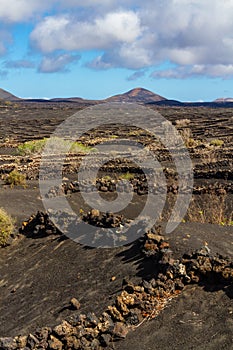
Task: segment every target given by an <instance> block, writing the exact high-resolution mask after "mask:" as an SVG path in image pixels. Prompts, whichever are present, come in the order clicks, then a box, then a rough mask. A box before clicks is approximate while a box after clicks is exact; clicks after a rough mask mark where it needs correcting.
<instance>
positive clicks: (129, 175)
mask: <svg viewBox="0 0 233 350" xmlns="http://www.w3.org/2000/svg"><path fill="white" fill-rule="evenodd" d="M134 177H135V175H134V174H132V173H130V172H129V171H127V173H124V174H121V175H120V179H121V180H128V181H130V180H133V179H134Z"/></svg>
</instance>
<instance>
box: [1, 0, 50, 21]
mask: <svg viewBox="0 0 233 350" xmlns="http://www.w3.org/2000/svg"><path fill="white" fill-rule="evenodd" d="M53 3H55V1H53V0H31V1H28V0H0V20H1V22H2V21H4V22H24V21H27V20H29V19H31V18H33V16H35V15H38V13H39V12H43V11H44V10H46V9H48V8H50V6H51V5H52V4H53Z"/></svg>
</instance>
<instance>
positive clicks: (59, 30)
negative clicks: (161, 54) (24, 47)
mask: <svg viewBox="0 0 233 350" xmlns="http://www.w3.org/2000/svg"><path fill="white" fill-rule="evenodd" d="M140 33H141V28H140V21H139V18H138V16H137V14H135V13H134V12H132V11H119V12H113V13H107V14H106V15H105V16H103V17H97V18H95V19H94V20H93V21H90V22H87V21H76V20H74V19H73V18H72V17H71V16H50V17H47V18H45V19H44V20H43V21H42V22H41V23H40V24H38V25H37V26H36V28H35V29H34V31H33V32H32V33H31V41H32V43H33V44H34V45H35V46H36V47H37V48H39V49H40V50H41V51H42V52H45V53H48V52H53V51H55V50H59V49H63V50H93V49H107V48H109V47H114V45H115V44H116V43H123V42H126V43H131V42H133V41H135V40H136V39H137V37H138V36H139V35H140Z"/></svg>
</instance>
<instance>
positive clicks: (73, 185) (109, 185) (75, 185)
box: [47, 175, 233, 198]
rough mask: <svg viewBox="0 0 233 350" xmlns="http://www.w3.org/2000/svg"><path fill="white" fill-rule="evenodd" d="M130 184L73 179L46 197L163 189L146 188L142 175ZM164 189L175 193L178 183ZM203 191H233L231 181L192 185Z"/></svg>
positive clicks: (202, 192) (137, 192)
mask: <svg viewBox="0 0 233 350" xmlns="http://www.w3.org/2000/svg"><path fill="white" fill-rule="evenodd" d="M158 183H159V182H158ZM130 184H131V186H130ZM130 184H129V183H126V182H124V181H121V180H120V179H119V181H117V180H114V179H105V178H98V179H97V180H96V183H90V182H86V183H85V184H83V183H82V184H80V183H79V182H78V181H77V180H75V181H70V182H64V183H63V184H62V185H61V186H60V187H58V186H56V187H52V188H51V189H50V190H49V192H48V193H47V197H48V198H50V197H56V196H59V195H62V194H66V195H67V194H72V193H77V192H80V191H83V192H93V190H94V189H95V190H96V189H97V190H98V191H99V192H103V193H106V192H110V193H114V192H116V186H118V191H120V192H131V191H132V190H133V191H134V193H136V194H137V195H139V196H140V195H146V194H148V191H149V192H152V193H154V194H157V193H161V192H163V191H164V189H163V188H160V187H159V185H158V184H154V186H153V187H150V188H149V189H148V186H147V181H146V178H145V176H143V175H135V177H134V178H133V179H132V180H130ZM186 190H187V191H188V190H189V188H187V189H186ZM166 191H167V193H172V194H177V193H178V192H179V185H178V184H176V183H174V184H168V186H167V189H166ZM182 191H183V193H184V191H185V189H184V188H183V189H182ZM205 193H212V194H215V195H225V194H227V193H233V182H226V183H224V182H215V183H210V184H202V185H196V186H194V188H193V194H205Z"/></svg>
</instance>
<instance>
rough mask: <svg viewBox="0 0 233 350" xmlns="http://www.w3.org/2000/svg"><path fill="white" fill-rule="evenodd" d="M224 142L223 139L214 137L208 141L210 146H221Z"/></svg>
mask: <svg viewBox="0 0 233 350" xmlns="http://www.w3.org/2000/svg"><path fill="white" fill-rule="evenodd" d="M223 144H224V141H223V140H219V139H214V140H211V141H210V145H211V146H217V147H221V146H222V145H223Z"/></svg>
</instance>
